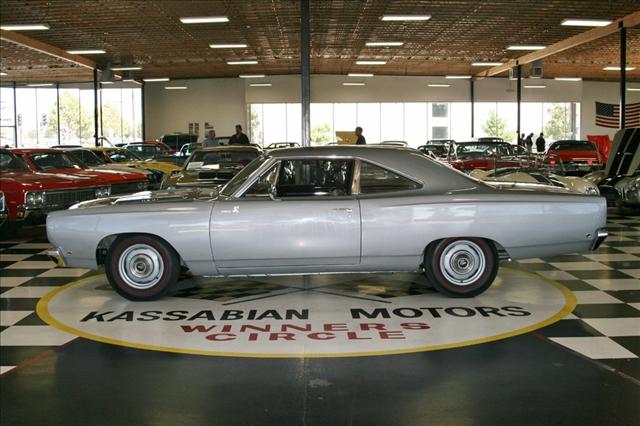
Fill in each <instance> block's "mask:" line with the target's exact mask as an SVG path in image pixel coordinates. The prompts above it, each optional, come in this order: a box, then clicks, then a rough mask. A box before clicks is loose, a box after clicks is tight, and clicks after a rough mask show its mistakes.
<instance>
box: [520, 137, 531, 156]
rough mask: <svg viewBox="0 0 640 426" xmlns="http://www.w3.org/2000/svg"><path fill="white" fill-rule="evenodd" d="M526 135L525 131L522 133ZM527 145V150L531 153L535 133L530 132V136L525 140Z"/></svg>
mask: <svg viewBox="0 0 640 426" xmlns="http://www.w3.org/2000/svg"><path fill="white" fill-rule="evenodd" d="M522 136H524V133H523V134H522ZM524 143H525V147H526V148H527V152H528V153H531V148H532V147H533V133H529V136H527V138H526V139H525V140H524Z"/></svg>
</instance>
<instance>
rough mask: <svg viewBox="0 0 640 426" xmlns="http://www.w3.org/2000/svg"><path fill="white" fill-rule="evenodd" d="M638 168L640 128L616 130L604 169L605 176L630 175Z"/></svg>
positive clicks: (639, 162)
mask: <svg viewBox="0 0 640 426" xmlns="http://www.w3.org/2000/svg"><path fill="white" fill-rule="evenodd" d="M639 166H640V128H634V129H622V130H618V132H617V133H616V135H615V136H614V137H613V143H612V144H611V151H610V152H609V158H608V160H607V166H606V167H605V173H606V175H607V176H620V175H632V174H634V173H635V172H636V170H638V167H639Z"/></svg>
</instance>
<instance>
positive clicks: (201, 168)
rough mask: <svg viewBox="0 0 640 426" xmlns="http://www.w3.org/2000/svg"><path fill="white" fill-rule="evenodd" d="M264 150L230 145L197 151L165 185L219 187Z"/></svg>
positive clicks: (168, 178)
mask: <svg viewBox="0 0 640 426" xmlns="http://www.w3.org/2000/svg"><path fill="white" fill-rule="evenodd" d="M261 152H262V151H261V150H260V149H258V148H256V147H253V146H243V145H231V146H218V147H213V148H203V149H199V150H196V151H195V152H194V153H193V154H192V155H191V157H189V159H188V160H187V162H186V163H185V164H184V166H183V167H182V170H180V171H179V172H174V173H173V174H172V175H171V176H169V177H167V179H166V180H165V181H164V183H163V184H162V188H168V189H174V188H188V187H210V186H220V185H223V184H225V183H227V181H229V180H230V179H231V178H232V177H233V176H235V175H236V174H237V173H238V172H239V171H240V170H242V169H243V168H244V167H245V166H246V165H247V164H249V163H250V162H251V161H253V160H254V159H255V158H257V157H258V155H260V153H261Z"/></svg>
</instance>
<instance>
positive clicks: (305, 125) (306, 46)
mask: <svg viewBox="0 0 640 426" xmlns="http://www.w3.org/2000/svg"><path fill="white" fill-rule="evenodd" d="M309 17H310V12H309V0H300V82H301V83H302V90H301V96H302V99H301V101H302V146H311V116H310V109H311V84H310V74H311V61H310V57H309V50H310V44H311V43H310V41H311V30H310V23H309V19H310V18H309Z"/></svg>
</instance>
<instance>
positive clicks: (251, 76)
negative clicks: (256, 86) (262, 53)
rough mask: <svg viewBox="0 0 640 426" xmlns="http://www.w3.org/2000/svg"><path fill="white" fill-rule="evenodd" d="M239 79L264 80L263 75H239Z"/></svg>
mask: <svg viewBox="0 0 640 426" xmlns="http://www.w3.org/2000/svg"><path fill="white" fill-rule="evenodd" d="M238 77H240V78H264V74H240V75H239V76H238Z"/></svg>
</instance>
